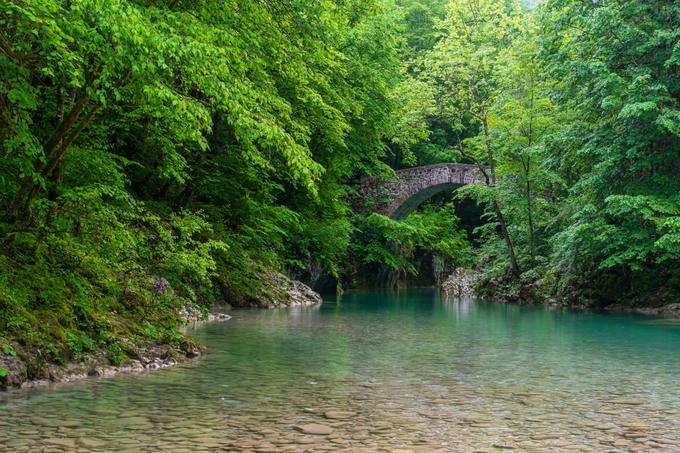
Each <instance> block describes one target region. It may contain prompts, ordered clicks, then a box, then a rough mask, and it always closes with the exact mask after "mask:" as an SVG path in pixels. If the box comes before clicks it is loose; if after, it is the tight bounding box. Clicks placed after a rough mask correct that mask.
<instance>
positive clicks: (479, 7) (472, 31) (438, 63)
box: [430, 0, 522, 276]
mask: <svg viewBox="0 0 680 453" xmlns="http://www.w3.org/2000/svg"><path fill="white" fill-rule="evenodd" d="M442 29H443V31H444V32H445V36H444V38H443V39H442V40H441V41H440V42H439V43H438V44H437V46H436V47H435V49H434V51H433V53H432V56H431V63H430V64H431V68H432V69H431V71H432V74H433V77H435V78H436V80H438V81H439V83H440V85H441V86H442V87H443V88H444V93H443V95H442V96H441V101H440V102H442V105H443V106H444V108H445V109H447V110H448V115H449V117H455V118H456V119H455V120H454V121H455V122H456V124H457V127H456V129H457V130H459V131H460V130H461V129H462V128H463V121H464V120H465V118H470V121H471V123H472V124H475V125H477V126H479V128H480V132H479V135H478V136H477V137H476V138H475V139H472V140H468V141H467V143H464V141H463V140H459V142H458V144H457V148H458V150H459V151H460V152H461V153H462V154H463V156H464V157H466V158H469V159H471V160H473V161H475V162H476V163H477V164H478V166H479V168H480V171H482V172H483V173H484V176H485V178H486V181H487V186H488V190H487V191H486V193H485V194H484V198H485V200H486V201H488V202H489V204H490V205H491V207H492V210H493V212H494V215H495V217H496V219H497V221H498V224H499V227H500V230H501V234H502V236H503V240H504V242H505V246H506V249H507V253H508V256H509V258H510V273H511V274H512V275H514V276H519V274H520V270H519V265H518V263H517V257H516V254H515V250H514V246H513V243H512V238H511V237H510V233H509V230H508V224H507V221H506V219H505V216H504V214H503V210H502V209H501V204H500V200H499V197H498V194H497V192H498V190H497V182H498V181H497V175H496V155H495V154H496V150H495V148H494V144H493V142H492V138H491V133H492V131H491V129H490V126H489V116H490V114H491V109H492V108H493V105H494V103H495V102H496V100H497V98H498V97H499V95H500V93H501V90H502V88H501V81H500V78H499V72H500V66H501V64H502V55H503V49H505V48H506V47H508V46H510V45H511V43H512V41H513V40H514V39H515V38H516V36H517V35H518V34H519V33H520V32H521V31H522V13H521V8H520V5H519V3H517V2H509V3H508V4H506V3H504V2H499V1H495V0H452V1H451V2H449V4H448V6H447V16H446V20H445V21H444V22H443V23H442ZM466 145H470V148H471V149H467V146H466ZM482 153H483V154H482ZM482 156H483V157H482ZM485 166H488V170H486V168H485ZM478 195H479V196H481V195H482V194H481V192H478Z"/></svg>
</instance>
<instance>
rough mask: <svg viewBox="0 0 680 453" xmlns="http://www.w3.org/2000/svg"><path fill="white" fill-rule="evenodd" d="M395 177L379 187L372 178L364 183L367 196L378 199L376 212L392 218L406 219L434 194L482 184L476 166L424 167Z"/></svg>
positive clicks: (448, 164)
mask: <svg viewBox="0 0 680 453" xmlns="http://www.w3.org/2000/svg"><path fill="white" fill-rule="evenodd" d="M396 174H397V178H396V179H392V180H389V181H386V182H383V183H382V184H381V183H379V182H378V181H377V179H375V178H367V179H366V180H365V181H364V183H363V186H364V187H363V190H364V192H365V193H366V194H370V195H373V196H376V197H377V198H379V199H380V201H379V203H378V206H377V209H376V211H377V212H379V213H381V214H383V215H386V216H388V217H392V218H394V219H403V218H405V217H406V216H408V215H409V214H410V213H411V212H413V211H414V210H415V209H416V208H417V207H418V206H419V205H420V204H421V203H422V202H424V201H425V200H427V199H428V198H430V197H432V196H433V195H435V194H437V193H440V192H444V191H447V190H448V191H450V190H453V189H455V188H457V187H460V186H463V185H466V184H472V183H481V182H484V176H483V175H482V173H481V172H480V171H479V169H478V168H477V166H476V165H471V164H457V163H445V164H435V165H427V166H424V167H414V168H405V169H403V170H398V171H397V172H396Z"/></svg>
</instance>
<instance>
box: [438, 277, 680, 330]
mask: <svg viewBox="0 0 680 453" xmlns="http://www.w3.org/2000/svg"><path fill="white" fill-rule="evenodd" d="M441 291H442V292H443V293H444V295H445V296H446V297H451V298H474V297H479V298H482V299H487V300H493V301H497V302H500V303H514V304H523V305H547V306H553V307H563V308H569V309H572V310H586V309H587V310H596V311H605V312H608V313H631V314H638V315H646V316H660V317H665V318H680V302H676V301H674V300H672V298H668V297H659V298H657V299H654V298H649V299H646V300H642V301H640V300H619V301H612V300H602V299H597V298H592V297H591V298H588V297H580V298H579V297H577V296H576V295H572V296H570V297H565V296H558V295H555V294H553V293H552V292H551V291H550V290H549V289H548V288H546V287H545V285H541V284H540V282H533V283H531V284H523V283H522V282H517V281H502V280H484V279H483V278H482V276H481V274H480V273H479V272H476V271H474V270H470V269H464V268H457V269H455V271H454V272H453V273H452V274H451V275H450V276H449V277H448V278H447V279H446V280H444V282H443V283H442V284H441ZM575 294H576V293H575Z"/></svg>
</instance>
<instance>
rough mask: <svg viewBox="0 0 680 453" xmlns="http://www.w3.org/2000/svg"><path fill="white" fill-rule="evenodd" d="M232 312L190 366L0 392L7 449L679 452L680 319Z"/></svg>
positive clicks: (512, 309) (462, 305) (418, 293)
mask: <svg viewBox="0 0 680 453" xmlns="http://www.w3.org/2000/svg"><path fill="white" fill-rule="evenodd" d="M232 315H233V319H231V320H230V321H228V322H225V323H212V324H205V325H203V326H200V327H198V328H196V329H195V330H194V331H193V332H192V333H193V335H195V336H196V338H198V339H199V340H200V341H201V342H203V343H204V344H206V345H207V346H208V348H209V354H208V355H206V356H205V357H204V358H202V359H200V360H198V361H197V362H195V363H193V364H191V365H189V366H183V367H179V368H175V369H169V370H161V371H157V372H154V373H151V374H149V375H146V376H119V377H117V378H113V379H101V380H96V379H93V380H88V381H86V382H80V383H76V384H65V385H58V386H55V387H54V388H50V389H40V390H31V391H22V392H10V393H8V394H6V395H2V396H0V410H1V412H0V447H4V448H5V449H6V450H7V451H39V449H40V448H43V447H50V448H48V449H47V450H46V451H260V452H266V451H329V450H338V451H453V452H466V451H500V450H501V449H508V448H514V449H515V450H517V451H680V324H678V323H674V322H672V321H664V320H659V319H653V318H643V317H637V316H616V315H608V314H594V313H585V312H569V311H562V310H550V309H545V308H537V307H520V306H514V305H502V304H495V303H486V302H473V301H445V300H442V299H440V298H439V296H438V295H437V293H436V292H435V291H433V290H414V291H406V292H401V293H357V294H349V295H345V296H344V297H343V299H342V302H341V303H340V304H336V303H332V302H331V303H325V304H324V305H323V306H321V307H317V308H308V309H288V310H242V311H234V312H233V313H232ZM329 417H330V418H329ZM307 424H317V425H323V429H325V430H326V432H331V433H330V434H326V435H314V434H306V433H305V432H300V430H301V429H303V428H305V427H304V426H301V425H307ZM307 428H308V429H309V427H307ZM317 428H318V427H317Z"/></svg>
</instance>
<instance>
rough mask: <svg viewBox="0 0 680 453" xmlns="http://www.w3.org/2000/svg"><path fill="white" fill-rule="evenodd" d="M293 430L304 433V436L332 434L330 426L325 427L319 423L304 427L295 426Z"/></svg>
mask: <svg viewBox="0 0 680 453" xmlns="http://www.w3.org/2000/svg"><path fill="white" fill-rule="evenodd" d="M295 429H296V430H298V431H300V432H302V433H305V434H312V435H315V436H328V435H329V434H333V431H334V430H333V428H331V427H330V426H326V425H321V424H319V423H308V424H306V425H296V426H295Z"/></svg>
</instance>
